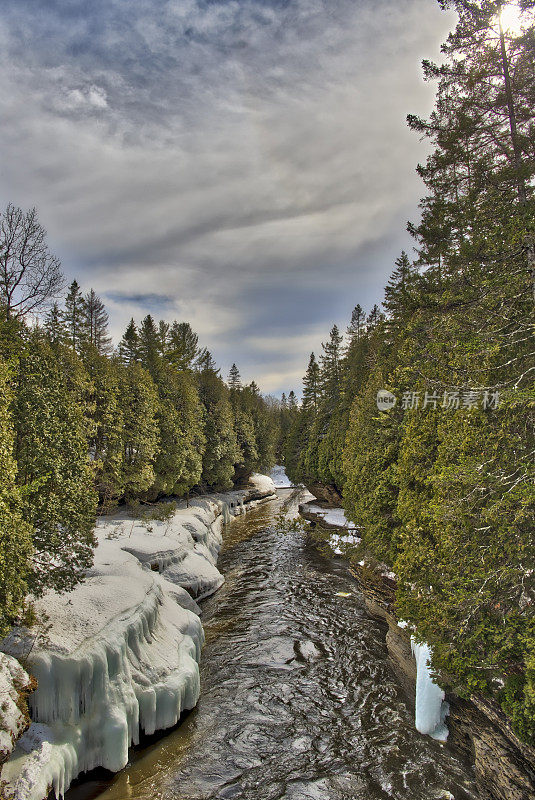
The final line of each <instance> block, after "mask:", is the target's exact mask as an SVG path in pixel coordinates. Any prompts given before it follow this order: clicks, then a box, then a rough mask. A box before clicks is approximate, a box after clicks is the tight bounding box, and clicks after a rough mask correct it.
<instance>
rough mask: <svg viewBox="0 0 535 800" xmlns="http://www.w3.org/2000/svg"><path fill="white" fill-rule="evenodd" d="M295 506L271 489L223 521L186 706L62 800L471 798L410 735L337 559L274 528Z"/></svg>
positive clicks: (463, 769)
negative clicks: (197, 692) (219, 579)
mask: <svg viewBox="0 0 535 800" xmlns="http://www.w3.org/2000/svg"><path fill="white" fill-rule="evenodd" d="M297 499H298V497H297V495H296V493H295V492H292V491H291V490H280V491H279V500H278V501H272V502H270V503H268V504H266V505H264V506H261V507H259V508H258V509H256V510H254V511H251V512H249V513H248V514H247V515H246V516H244V517H239V518H237V519H236V520H235V521H234V522H232V523H231V524H230V525H229V526H227V530H226V534H225V545H224V548H223V551H222V553H221V556H220V560H219V563H218V567H219V569H220V570H221V571H222V572H223V573H224V575H225V578H226V582H225V584H224V586H223V587H222V588H221V589H220V590H219V591H218V592H217V593H216V594H215V595H214V596H212V597H211V598H209V599H208V600H207V601H205V602H204V603H203V624H204V627H205V631H206V646H205V648H204V650H203V655H202V665H201V685H202V693H201V698H200V701H199V703H198V706H197V707H196V709H194V711H192V712H191V713H189V714H188V715H187V716H186V717H185V718H184V720H183V721H182V723H181V724H180V725H179V726H178V727H177V728H176V729H175V730H174V731H172V732H171V733H169V734H168V735H165V736H163V737H159V738H157V739H156V740H154V741H153V742H152V743H149V744H147V745H146V746H145V747H144V748H142V749H139V750H138V751H137V752H136V753H134V754H133V755H132V761H131V764H130V765H129V767H127V768H126V769H125V770H123V771H122V772H121V773H119V774H118V775H116V776H114V777H113V778H112V779H111V780H103V779H102V780H101V779H100V778H95V779H92V780H90V781H86V782H85V783H83V784H82V785H80V786H78V787H75V788H73V789H71V791H70V792H69V793H68V794H67V800H88V798H100V800H126V799H127V798H135V799H136V800H211V799H212V798H214V799H215V798H244V800H253V799H254V800H278V798H285V799H286V798H287V799H288V800H305V799H306V800H356V799H358V800H386V798H396V799H399V800H402V799H403V800H405V798H406V800H435V798H436V800H439V798H441V799H443V800H444V799H445V798H451V797H454V798H455V800H468V799H469V798H470V799H472V800H473V799H474V798H477V797H478V795H477V793H476V789H475V783H474V777H473V773H472V771H471V769H470V767H468V766H467V765H466V764H464V763H463V762H462V761H461V760H459V759H458V758H457V757H456V756H455V755H454V753H453V752H452V751H451V750H450V748H449V747H448V745H446V746H444V745H441V744H439V743H438V742H435V741H433V740H431V739H429V738H428V737H423V736H420V735H419V734H418V733H417V732H416V731H415V730H414V721H413V716H412V713H411V711H410V710H409V708H408V707H407V705H406V703H405V701H404V698H403V695H402V692H401V690H400V688H399V686H398V685H397V683H396V680H395V678H394V676H393V674H392V672H391V670H390V668H389V665H388V661H387V652H386V647H385V644H384V631H383V629H382V628H381V626H380V624H379V623H377V622H375V621H374V620H372V619H370V618H369V617H368V616H367V614H366V612H365V610H364V604H363V600H362V598H361V596H360V594H359V592H358V590H357V587H356V584H355V581H354V580H353V578H352V577H351V575H350V574H349V572H348V570H347V565H346V564H345V562H344V561H343V560H341V559H337V558H335V559H327V558H325V557H324V556H322V555H321V554H320V553H319V552H318V551H317V550H316V549H315V548H314V546H313V545H312V544H311V543H309V542H308V541H307V540H306V538H305V537H304V536H303V534H302V533H300V532H298V531H295V532H290V533H288V532H287V531H283V530H279V529H277V524H276V515H277V513H278V512H279V511H280V509H281V507H284V508H285V509H286V511H288V509H289V508H291V509H296V508H297ZM340 592H341V593H349V596H348V597H343V596H338V595H337V593H340Z"/></svg>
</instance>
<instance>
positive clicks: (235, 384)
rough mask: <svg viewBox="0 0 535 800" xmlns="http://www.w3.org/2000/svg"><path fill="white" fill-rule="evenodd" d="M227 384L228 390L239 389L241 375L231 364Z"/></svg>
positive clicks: (234, 365)
mask: <svg viewBox="0 0 535 800" xmlns="http://www.w3.org/2000/svg"><path fill="white" fill-rule="evenodd" d="M227 384H228V386H229V389H241V375H240V371H239V369H238V367H237V366H236V364H233V365H232V366H231V368H230V371H229V374H228V379H227Z"/></svg>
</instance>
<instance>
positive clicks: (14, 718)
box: [0, 653, 32, 764]
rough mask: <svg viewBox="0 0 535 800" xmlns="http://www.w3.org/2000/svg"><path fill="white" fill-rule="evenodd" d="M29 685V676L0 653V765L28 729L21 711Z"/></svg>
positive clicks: (14, 660)
mask: <svg viewBox="0 0 535 800" xmlns="http://www.w3.org/2000/svg"><path fill="white" fill-rule="evenodd" d="M31 685H32V681H31V678H30V676H29V675H28V673H27V672H26V671H25V670H24V669H23V668H22V667H21V665H20V664H19V662H18V661H17V660H16V659H15V658H12V657H11V656H8V655H6V654H5V653H0V764H2V763H3V762H4V761H5V760H6V758H7V757H8V756H9V755H10V753H11V751H12V750H13V747H14V743H15V742H16V740H17V739H18V738H19V736H20V735H21V733H22V732H23V731H24V730H25V728H27V727H28V718H27V716H26V714H25V713H24V710H23V709H24V702H25V701H24V696H25V694H26V692H27V691H28V690H29V689H30V688H31ZM21 701H22V702H21Z"/></svg>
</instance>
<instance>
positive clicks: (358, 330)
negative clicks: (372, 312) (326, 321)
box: [346, 303, 365, 343]
mask: <svg viewBox="0 0 535 800" xmlns="http://www.w3.org/2000/svg"><path fill="white" fill-rule="evenodd" d="M364 320H365V314H364V311H363V309H362V306H361V305H360V304H359V303H357V305H356V306H355V308H354V309H353V311H352V313H351V322H350V324H349V325H348V328H347V332H346V333H347V337H348V339H349V342H350V343H351V342H352V341H353V340H355V339H356V341H357V342H358V341H360V337H361V335H362V329H363V327H364Z"/></svg>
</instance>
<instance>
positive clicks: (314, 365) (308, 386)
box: [303, 353, 320, 412]
mask: <svg viewBox="0 0 535 800" xmlns="http://www.w3.org/2000/svg"><path fill="white" fill-rule="evenodd" d="M319 383H320V367H319V364H318V362H317V361H316V356H315V355H314V353H311V354H310V359H309V361H308V367H307V371H306V374H305V377H304V378H303V409H304V410H305V411H313V412H316V411H317V410H318V402H319V392H320V388H319Z"/></svg>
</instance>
